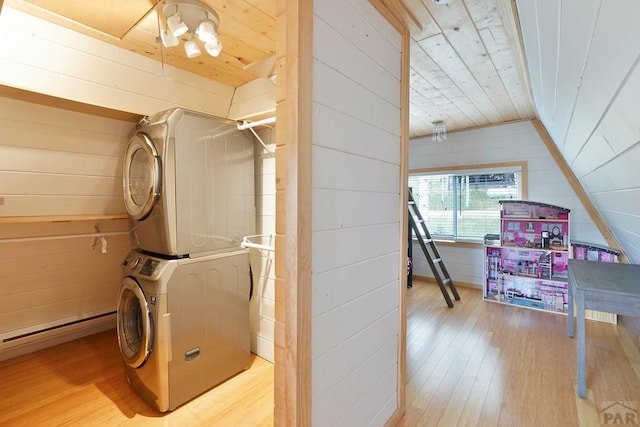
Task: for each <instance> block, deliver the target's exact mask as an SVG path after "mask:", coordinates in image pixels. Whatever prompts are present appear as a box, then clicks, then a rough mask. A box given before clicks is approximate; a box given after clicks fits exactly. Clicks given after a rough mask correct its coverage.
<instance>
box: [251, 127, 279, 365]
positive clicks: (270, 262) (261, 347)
mask: <svg viewBox="0 0 640 427" xmlns="http://www.w3.org/2000/svg"><path fill="white" fill-rule="evenodd" d="M257 134H258V136H259V137H260V138H261V139H262V141H263V142H264V143H265V145H266V146H267V149H268V150H269V151H270V152H271V153H273V152H274V151H275V139H274V138H275V129H274V128H262V129H260V130H258V131H257ZM255 153H256V154H255V162H256V163H255V165H256V170H255V180H256V183H255V191H256V234H257V235H259V237H258V236H257V237H255V238H254V239H252V241H254V242H255V243H258V244H261V245H265V246H271V247H273V246H274V244H275V240H274V239H275V226H276V225H275V224H276V201H275V198H276V177H275V168H276V163H275V156H274V155H273V154H271V153H269V152H268V151H267V150H266V149H265V148H263V146H262V145H261V144H260V143H259V142H256V144H255ZM274 255H275V254H274V252H273V251H270V250H264V249H251V250H250V256H249V257H250V261H251V268H252V271H253V280H254V289H253V298H252V299H251V306H250V322H251V352H253V353H255V354H257V355H258V356H260V357H262V358H264V359H266V360H269V361H271V362H275V356H274V331H275V265H274V259H275V258H274Z"/></svg>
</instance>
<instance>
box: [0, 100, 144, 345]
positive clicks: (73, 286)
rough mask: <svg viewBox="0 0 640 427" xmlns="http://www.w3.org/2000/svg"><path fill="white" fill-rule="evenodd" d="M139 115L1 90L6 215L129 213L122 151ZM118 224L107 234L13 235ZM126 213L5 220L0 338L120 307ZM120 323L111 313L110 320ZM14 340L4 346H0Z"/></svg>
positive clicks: (0, 181)
mask: <svg viewBox="0 0 640 427" xmlns="http://www.w3.org/2000/svg"><path fill="white" fill-rule="evenodd" d="M134 126H135V124H134V123H131V122H125V121H120V120H114V119H106V118H102V117H96V116H92V115H88V114H82V113H77V112H72V111H68V110H62V109H58V108H53V107H47V106H42V105H37V104H33V103H29V102H23V101H17V100H13V99H8V98H1V97H0V200H2V203H0V216H1V217H8V216H49V215H99V214H122V213H125V208H124V203H123V197H122V154H123V152H124V148H125V146H126V143H127V135H128V133H129V132H130V131H131V130H132V129H133V127H134ZM96 226H97V227H99V229H100V231H103V232H120V234H119V235H114V236H107V237H105V239H106V241H107V247H106V253H102V252H101V245H100V244H98V245H97V246H96V247H94V238H93V237H82V238H68V239H62V240H35V241H31V240H27V241H7V240H6V239H21V238H34V237H39V236H68V235H75V234H86V233H94V232H95V231H96V230H95V227H96ZM128 228H129V227H128V222H127V220H106V221H78V222H46V223H21V224H16V223H0V271H2V274H0V343H1V342H2V340H3V339H7V338H13V337H15V336H18V335H22V334H26V333H30V332H33V331H37V330H41V329H44V328H47V327H51V326H57V325H60V324H64V323H68V322H73V321H76V320H81V319H86V318H88V317H91V316H96V315H101V314H104V313H109V312H113V311H115V309H116V303H117V295H118V288H119V284H120V274H121V271H120V263H121V262H122V259H124V257H125V255H126V254H127V252H128V251H129V250H130V249H131V243H130V240H129V236H128V233H127V231H128ZM112 322H113V319H112ZM12 347H13V342H8V343H2V344H0V353H2V352H3V351H4V350H5V349H6V348H12Z"/></svg>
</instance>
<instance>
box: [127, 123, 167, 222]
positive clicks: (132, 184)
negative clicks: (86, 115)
mask: <svg viewBox="0 0 640 427" xmlns="http://www.w3.org/2000/svg"><path fill="white" fill-rule="evenodd" d="M161 172H162V171H161V165H160V157H158V151H157V150H156V147H155V146H154V145H153V142H152V141H151V138H149V135H147V134H146V133H144V132H138V133H136V135H135V136H134V137H133V138H131V140H130V141H129V145H128V146H127V151H126V152H125V155H124V170H123V174H122V178H123V180H124V182H123V187H124V188H123V191H124V204H125V206H126V208H127V212H129V215H131V217H132V218H133V219H136V220H138V221H142V220H143V219H145V218H146V217H148V216H149V214H150V213H151V211H152V210H153V205H154V204H155V202H156V200H157V199H158V197H160V191H161V188H160V187H161V182H162V173H161Z"/></svg>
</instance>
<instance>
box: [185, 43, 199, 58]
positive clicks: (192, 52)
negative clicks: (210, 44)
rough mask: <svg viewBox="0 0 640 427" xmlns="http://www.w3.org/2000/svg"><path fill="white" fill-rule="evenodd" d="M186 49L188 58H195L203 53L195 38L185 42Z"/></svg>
mask: <svg viewBox="0 0 640 427" xmlns="http://www.w3.org/2000/svg"><path fill="white" fill-rule="evenodd" d="M184 51H185V53H186V54H187V58H195V57H196V56H198V55H200V53H201V52H200V48H199V47H198V44H197V43H196V42H195V41H193V40H187V41H186V42H185V44H184Z"/></svg>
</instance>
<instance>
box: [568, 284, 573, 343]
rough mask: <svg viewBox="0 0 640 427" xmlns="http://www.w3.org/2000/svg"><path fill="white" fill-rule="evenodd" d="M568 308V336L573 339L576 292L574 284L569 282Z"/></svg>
mask: <svg viewBox="0 0 640 427" xmlns="http://www.w3.org/2000/svg"><path fill="white" fill-rule="evenodd" d="M567 297H568V300H567V302H568V307H567V335H568V336H569V338H573V332H574V331H573V302H574V290H573V283H571V281H569V286H568V289H567Z"/></svg>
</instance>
